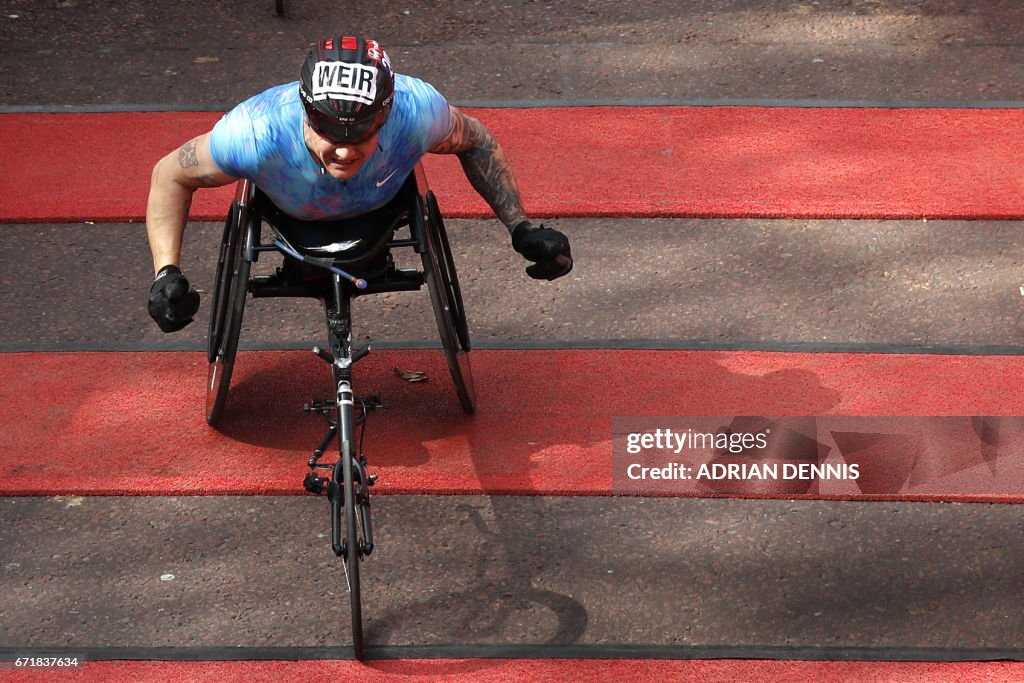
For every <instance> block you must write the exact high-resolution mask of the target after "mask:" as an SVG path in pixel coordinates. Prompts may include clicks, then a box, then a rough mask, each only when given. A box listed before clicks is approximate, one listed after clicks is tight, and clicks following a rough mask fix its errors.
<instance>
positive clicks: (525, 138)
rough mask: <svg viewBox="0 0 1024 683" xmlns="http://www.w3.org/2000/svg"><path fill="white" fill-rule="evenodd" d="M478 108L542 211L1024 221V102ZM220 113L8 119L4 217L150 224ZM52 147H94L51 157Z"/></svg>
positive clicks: (455, 177)
mask: <svg viewBox="0 0 1024 683" xmlns="http://www.w3.org/2000/svg"><path fill="white" fill-rule="evenodd" d="M467 111H470V113H472V114H474V115H476V116H478V117H479V118H481V119H482V120H483V121H484V122H485V123H486V124H487V125H488V127H490V128H491V129H492V130H493V131H494V133H495V134H496V136H497V137H498V139H499V140H501V141H502V143H503V145H504V146H505V148H506V150H507V151H508V154H509V156H510V157H511V159H512V161H513V163H514V165H515V168H516V172H517V175H518V177H519V180H520V184H521V186H522V189H523V196H524V197H526V199H527V206H526V208H527V211H528V212H529V213H530V214H531V215H535V216H606V215H611V216H693V217H768V218H775V217H790V218H804V217H806V218H921V217H928V218H950V219H956V218H968V219H971V218H979V219H980V218H993V219H998V218H1006V219H1009V218H1021V217H1024V180H1022V179H1021V175H1020V173H1019V172H1018V166H1019V160H1020V159H1021V158H1022V157H1024V138H1022V136H1020V135H1019V134H1018V132H1019V131H1020V130H1021V129H1024V110H1021V109H1016V110H999V109H975V110H972V109H856V108H850V109H826V108H822V109H812V108H784V107H772V108H761V107H647V108H643V107H639V108H637V107H630V108H616V107H592V108H555V109H479V110H467ZM627 116H628V118H627ZM218 118H219V114H217V113H209V112H207V113H188V112H176V113H111V114H6V115H0V131H2V133H3V134H2V135H0V197H3V198H4V201H3V202H0V221H3V222H62V221H71V222H78V221H82V220H92V221H128V220H141V219H142V217H143V215H144V210H145V206H146V195H147V192H148V187H149V176H150V170H151V168H152V166H153V164H154V163H155V162H156V161H157V159H159V158H160V157H161V156H163V155H164V154H166V153H167V152H169V151H171V150H173V149H175V148H177V147H178V146H179V145H180V144H181V143H182V142H184V141H185V140H188V139H189V138H191V137H192V136H195V135H198V134H200V133H203V132H205V131H207V130H209V128H210V127H211V126H212V125H213V123H214V122H216V120H217V119H218ZM631 132H635V133H636V135H635V136H633V135H630V133H631ZM52 140H75V145H76V148H78V149H92V150H97V154H88V155H85V154H76V155H71V156H70V157H67V158H65V157H62V158H61V159H60V163H54V156H53V155H54V151H53V149H52V144H51V141H52ZM552 140H558V141H559V143H558V145H557V147H553V146H552V143H551V141H552ZM425 163H426V167H427V171H428V175H429V177H430V179H431V183H432V186H433V188H434V189H435V191H437V193H438V196H439V197H440V199H441V205H442V207H443V208H444V209H445V212H446V214H448V215H450V216H453V217H458V216H471V217H476V216H488V215H490V212H489V211H488V210H487V207H486V206H485V205H484V203H483V201H482V200H481V199H480V198H479V197H477V196H476V195H475V194H474V193H473V190H472V189H471V188H470V187H469V184H468V183H467V182H466V180H465V178H464V177H462V174H461V170H460V168H459V165H458V163H457V161H456V160H455V159H454V158H451V157H433V156H430V157H428V158H427V160H426V162H425ZM231 193H232V191H231V190H230V189H226V188H222V189H218V190H210V191H202V192H200V193H198V194H197V196H196V201H195V203H194V205H193V209H192V211H193V219H196V220H199V219H206V220H210V219H213V220H219V219H221V218H223V216H224V213H225V211H226V207H227V206H228V204H229V203H230V199H231V196H232V194H231Z"/></svg>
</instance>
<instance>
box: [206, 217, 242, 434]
mask: <svg viewBox="0 0 1024 683" xmlns="http://www.w3.org/2000/svg"><path fill="white" fill-rule="evenodd" d="M248 215H249V212H248V211H247V210H245V208H244V207H243V206H241V205H240V204H239V202H237V201H236V202H235V203H234V204H232V205H231V210H230V211H229V212H228V217H227V220H226V221H225V223H224V235H223V237H222V239H221V245H220V257H219V259H218V260H217V274H216V276H215V279H214V285H213V296H212V297H211V299H212V304H211V310H210V331H209V337H208V340H207V360H208V361H209V363H210V365H209V369H208V371H207V382H206V422H207V424H209V425H211V426H212V425H215V424H217V421H218V420H219V419H220V416H221V413H222V412H223V411H224V404H225V403H226V402H227V398H228V387H229V386H230V385H231V372H232V370H233V369H234V367H235V353H236V352H237V351H238V333H239V331H240V330H241V329H242V313H243V311H244V310H245V297H246V294H247V293H248V288H249V268H250V263H249V262H248V261H246V260H245V259H244V258H242V255H243V249H244V245H245V236H246V229H247V227H248V226H247V216H248Z"/></svg>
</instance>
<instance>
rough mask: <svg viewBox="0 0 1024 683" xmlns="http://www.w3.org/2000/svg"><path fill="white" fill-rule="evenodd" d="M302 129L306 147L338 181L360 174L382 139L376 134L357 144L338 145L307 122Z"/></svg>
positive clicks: (304, 122)
mask: <svg viewBox="0 0 1024 683" xmlns="http://www.w3.org/2000/svg"><path fill="white" fill-rule="evenodd" d="M302 128H303V131H304V134H305V138H306V147H308V148H309V151H310V152H311V153H312V154H313V158H315V159H316V160H317V161H318V162H320V165H321V166H322V167H323V169H324V170H325V171H326V172H327V174H328V175H329V176H331V177H332V178H336V179H338V180H348V179H349V178H351V177H353V176H354V175H355V174H356V173H358V172H359V169H360V168H362V167H363V162H365V161H366V160H367V159H369V158H370V155H371V154H373V151H374V150H375V149H377V138H378V137H380V135H379V133H374V134H373V135H372V136H371V137H369V138H367V139H366V140H362V141H360V142H358V143H355V144H349V143H337V142H334V141H332V140H330V139H328V138H325V137H324V136H323V135H321V134H320V133H317V132H316V131H315V130H313V129H312V128H311V127H310V125H309V123H308V122H306V121H303V123H302Z"/></svg>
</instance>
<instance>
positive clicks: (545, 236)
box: [512, 221, 572, 280]
mask: <svg viewBox="0 0 1024 683" xmlns="http://www.w3.org/2000/svg"><path fill="white" fill-rule="evenodd" d="M512 248H513V249H515V250H516V251H517V252H519V253H520V254H522V255H523V256H524V257H525V258H526V259H527V260H528V261H533V265H532V266H527V268H526V274H527V275H529V276H530V277H532V278H533V279H534V280H554V279H555V278H560V277H562V276H563V275H565V274H566V273H568V272H569V271H570V270H572V253H571V252H570V250H569V238H567V237H566V236H565V235H563V234H562V233H560V232H559V231H557V230H555V229H553V228H545V227H544V226H543V225H540V226H536V225H533V224H532V223H530V222H529V221H523V222H522V223H520V224H519V225H517V226H516V227H515V229H513V230H512Z"/></svg>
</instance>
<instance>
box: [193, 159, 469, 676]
mask: <svg viewBox="0 0 1024 683" xmlns="http://www.w3.org/2000/svg"><path fill="white" fill-rule="evenodd" d="M264 224H267V226H269V231H267V232H268V239H265V238H264ZM400 248H412V249H413V250H414V251H415V252H416V253H417V254H419V255H420V257H421V262H422V268H399V267H397V266H396V264H395V260H394V257H393V254H392V251H393V250H396V249H400ZM267 251H272V252H278V253H281V254H283V255H284V260H283V262H282V267H279V268H277V269H276V271H275V273H274V274H272V275H254V276H250V271H251V267H252V264H253V263H254V262H255V261H257V260H258V258H259V256H260V254H261V253H263V252H267ZM215 277H216V279H215V283H214V288H213V296H212V298H211V302H212V303H211V307H212V308H211V312H210V329H209V338H208V360H209V371H208V382H207V389H206V390H207V394H206V420H207V422H208V423H209V424H210V425H216V424H217V422H218V420H219V419H220V417H221V415H222V413H223V411H224V407H225V404H226V402H227V398H228V389H229V386H230V384H231V374H232V370H233V368H234V363H235V355H236V352H237V349H238V337H239V331H240V329H241V325H242V314H243V312H244V310H245V303H246V300H247V298H248V297H249V296H250V295H251V296H252V298H262V297H296V296H300V297H314V298H317V299H320V300H321V301H322V302H323V307H324V312H325V313H326V317H327V339H328V348H326V349H324V348H320V347H314V348H313V352H314V353H315V354H316V355H317V356H319V357H320V358H321V359H323V360H324V361H325V362H327V363H328V364H329V365H330V366H331V373H332V380H333V386H334V387H335V389H336V391H335V395H334V396H331V397H330V398H325V399H317V400H314V401H313V402H312V404H307V405H306V406H305V411H306V413H307V414H309V413H317V414H319V415H321V416H323V418H324V419H325V420H326V421H327V425H328V427H327V433H326V434H325V435H324V437H323V439H322V440H321V441H320V444H319V445H318V446H317V448H316V449H315V450H314V451H313V456H312V457H311V458H310V459H309V462H308V463H307V464H308V466H309V469H310V471H309V472H308V473H307V474H306V478H305V481H304V482H303V483H304V486H305V488H306V490H307V491H310V492H311V493H316V494H326V496H327V500H328V502H329V503H330V508H331V546H332V549H333V551H334V553H335V555H337V556H339V557H341V559H342V566H343V568H344V570H345V576H346V580H347V584H348V590H349V595H350V602H351V608H352V644H353V650H354V653H355V656H356V658H357V659H361V658H362V654H363V628H362V605H361V598H360V590H359V565H360V562H361V560H362V558H363V557H365V556H367V555H369V554H370V553H371V552H373V527H372V524H371V522H370V500H369V488H370V487H371V486H372V485H373V483H374V481H375V479H376V476H375V475H370V474H369V473H368V472H367V460H366V455H365V454H364V453H363V438H362V436H363V433H364V431H365V425H366V417H367V415H368V413H369V412H370V411H372V410H374V409H376V408H383V407H386V406H385V405H384V404H383V403H381V401H380V399H379V398H378V397H368V398H360V397H357V396H356V395H355V393H354V391H353V388H352V365H353V364H354V363H355V362H356V361H358V360H359V359H360V358H362V357H364V356H365V355H366V354H367V353H369V346H366V347H363V348H356V347H355V346H354V345H353V342H352V319H351V302H352V299H353V298H354V297H357V296H362V295H365V294H373V293H380V292H397V291H413V290H418V289H421V288H422V286H423V285H424V284H425V285H426V286H427V290H428V291H429V294H430V302H431V305H432V307H433V310H434V317H435V318H436V320H437V328H438V332H439V334H440V338H441V346H442V347H443V349H444V353H445V356H446V358H447V361H448V368H449V370H450V372H451V376H452V381H453V384H454V387H455V392H456V394H457V395H458V398H459V403H460V404H461V406H462V409H463V410H464V411H465V412H466V413H473V411H474V407H475V394H474V389H473V377H472V370H471V367H470V363H469V355H468V354H469V350H470V340H469V328H468V325H467V322H466V310H465V306H464V305H463V301H462V294H461V291H460V289H459V280H458V275H457V273H456V270H455V264H454V261H453V259H452V252H451V248H450V247H449V244H448V236H447V234H446V232H445V228H444V222H443V220H442V217H441V212H440V209H439V208H438V204H437V199H436V198H435V197H434V194H433V193H432V192H431V191H430V190H429V189H428V188H427V183H426V176H425V174H424V172H423V168H422V166H421V165H417V167H416V169H415V170H414V171H413V172H412V173H410V174H409V176H408V177H407V178H406V179H405V181H404V183H403V184H402V188H401V190H400V191H399V192H398V194H397V195H396V196H395V197H394V199H392V200H391V201H390V202H389V203H388V204H386V205H385V206H383V207H381V208H379V209H375V210H374V211H371V212H370V213H367V214H364V215H361V216H358V217H356V218H349V219H341V220H333V221H302V220H298V219H295V218H292V217H290V216H288V215H287V214H285V213H284V212H282V211H281V210H280V209H278V208H277V207H276V206H275V205H274V204H273V202H272V201H271V200H270V199H269V198H268V197H267V196H266V195H265V194H264V193H263V192H261V191H260V190H259V189H258V188H256V187H255V186H254V185H253V184H252V183H250V182H249V181H247V180H241V181H239V183H238V186H237V190H236V194H235V200H234V202H232V204H231V208H230V210H229V212H228V216H227V219H226V220H225V223H224V234H223V237H222V239H221V245H220V256H219V259H218V262H217V271H216V276H215ZM357 425H362V429H361V430H360V434H359V437H358V439H357V437H356V427H357ZM335 440H337V447H338V451H337V453H338V459H337V461H336V462H334V463H321V462H320V459H321V458H322V457H323V456H324V454H325V453H326V452H327V450H328V448H329V447H330V445H331V443H332V442H334V441H335Z"/></svg>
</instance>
